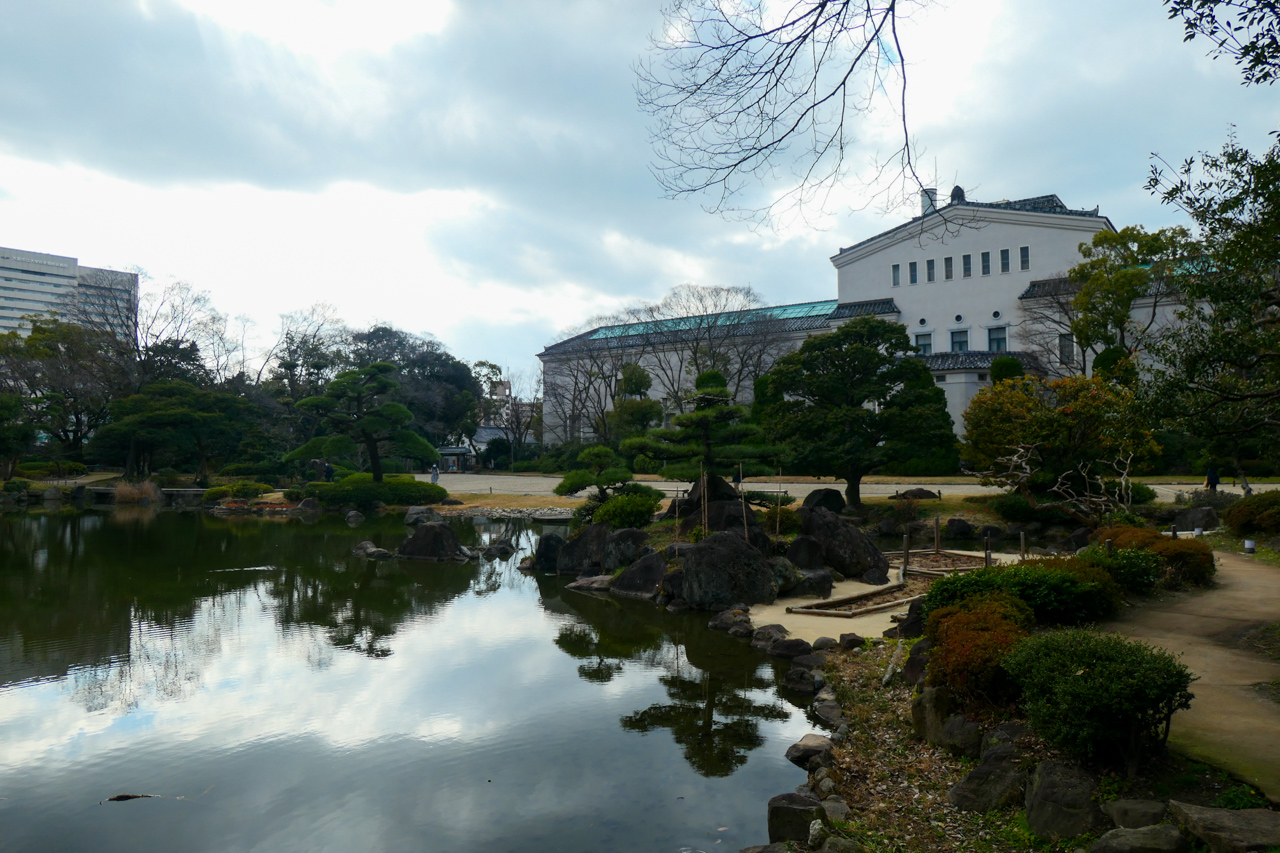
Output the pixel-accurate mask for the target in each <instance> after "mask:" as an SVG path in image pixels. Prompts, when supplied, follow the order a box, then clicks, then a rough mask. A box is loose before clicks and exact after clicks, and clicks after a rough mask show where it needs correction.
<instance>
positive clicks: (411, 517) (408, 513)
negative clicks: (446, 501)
mask: <svg viewBox="0 0 1280 853" xmlns="http://www.w3.org/2000/svg"><path fill="white" fill-rule="evenodd" d="M428 521H444V517H443V516H441V515H440V513H438V512H436V511H435V510H434V509H432V508H431V507H429V506H411V507H409V508H408V509H407V510H405V513H404V524H405V526H406V527H417V526H418V525H419V524H426V523H427V522H428Z"/></svg>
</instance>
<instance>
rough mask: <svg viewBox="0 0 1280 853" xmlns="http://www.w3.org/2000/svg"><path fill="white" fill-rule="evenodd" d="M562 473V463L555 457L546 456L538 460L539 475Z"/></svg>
mask: <svg viewBox="0 0 1280 853" xmlns="http://www.w3.org/2000/svg"><path fill="white" fill-rule="evenodd" d="M559 472H560V463H559V462H557V461H556V460H555V459H554V458H553V457H550V456H544V457H542V458H541V459H539V460H538V473H540V474H557V473H559Z"/></svg>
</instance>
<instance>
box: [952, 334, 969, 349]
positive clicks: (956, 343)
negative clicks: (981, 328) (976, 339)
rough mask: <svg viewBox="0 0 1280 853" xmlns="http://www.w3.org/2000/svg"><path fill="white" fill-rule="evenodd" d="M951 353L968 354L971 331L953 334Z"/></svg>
mask: <svg viewBox="0 0 1280 853" xmlns="http://www.w3.org/2000/svg"><path fill="white" fill-rule="evenodd" d="M951 351H952V352H968V351H969V330H968V329H966V330H965V331H963V332H952V333H951Z"/></svg>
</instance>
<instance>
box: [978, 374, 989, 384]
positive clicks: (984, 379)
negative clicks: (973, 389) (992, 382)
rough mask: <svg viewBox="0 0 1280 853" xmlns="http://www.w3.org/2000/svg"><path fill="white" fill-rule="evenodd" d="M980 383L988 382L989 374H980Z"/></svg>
mask: <svg viewBox="0 0 1280 853" xmlns="http://www.w3.org/2000/svg"><path fill="white" fill-rule="evenodd" d="M978 381H979V382H986V381H987V374H985V373H979V374H978Z"/></svg>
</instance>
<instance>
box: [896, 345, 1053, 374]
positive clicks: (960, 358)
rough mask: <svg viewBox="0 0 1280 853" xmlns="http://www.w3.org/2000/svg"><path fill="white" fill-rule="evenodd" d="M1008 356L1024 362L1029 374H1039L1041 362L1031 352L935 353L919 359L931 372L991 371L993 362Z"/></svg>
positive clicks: (977, 351)
mask: <svg viewBox="0 0 1280 853" xmlns="http://www.w3.org/2000/svg"><path fill="white" fill-rule="evenodd" d="M1006 356H1008V357H1012V358H1016V359H1017V360H1018V361H1020V362H1022V366H1023V368H1025V369H1026V370H1027V371H1028V372H1038V371H1039V370H1040V362H1039V361H1037V360H1036V357H1035V356H1034V355H1032V354H1031V353H1029V352H985V351H983V350H969V351H968V352H935V353H933V354H932V355H922V356H919V358H922V359H923V360H924V363H925V365H926V366H927V367H928V368H929V369H930V370H990V369H991V362H993V361H995V360H996V359H997V358H1002V357H1006Z"/></svg>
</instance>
